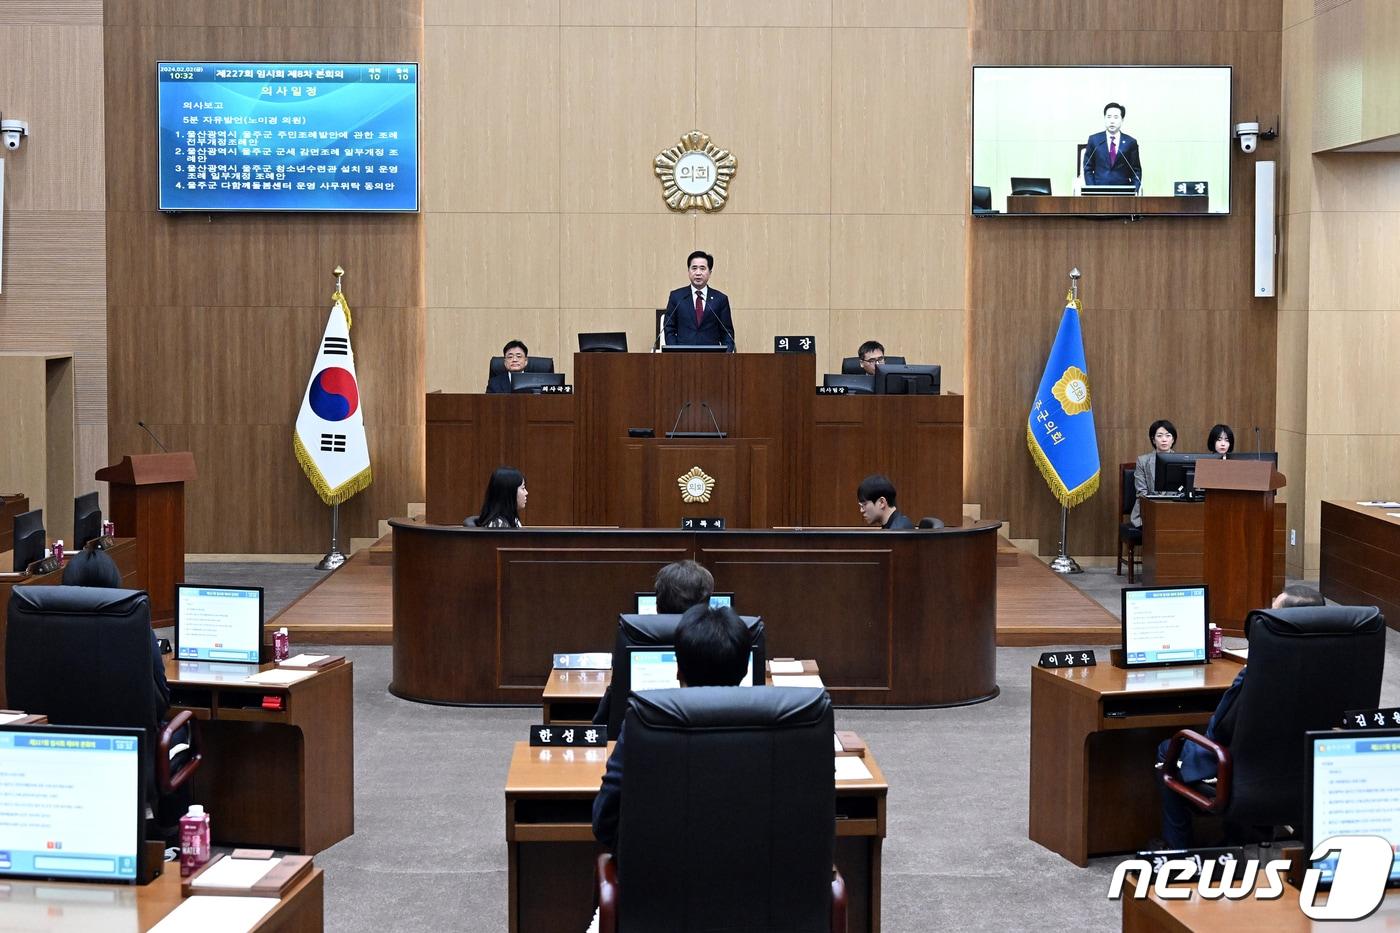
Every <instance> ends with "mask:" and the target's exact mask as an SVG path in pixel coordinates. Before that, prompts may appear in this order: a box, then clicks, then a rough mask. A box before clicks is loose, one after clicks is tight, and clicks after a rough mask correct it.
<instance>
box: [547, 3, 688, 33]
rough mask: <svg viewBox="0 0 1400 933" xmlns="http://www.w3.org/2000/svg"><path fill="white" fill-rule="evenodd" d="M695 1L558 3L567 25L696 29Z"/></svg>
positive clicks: (562, 19) (561, 16) (560, 13)
mask: <svg viewBox="0 0 1400 933" xmlns="http://www.w3.org/2000/svg"><path fill="white" fill-rule="evenodd" d="M696 9H697V6H696V0H680V2H673V0H559V17H560V20H561V21H562V22H563V24H564V25H565V26H628V27H635V26H694V25H695V21H696V19H695V17H696Z"/></svg>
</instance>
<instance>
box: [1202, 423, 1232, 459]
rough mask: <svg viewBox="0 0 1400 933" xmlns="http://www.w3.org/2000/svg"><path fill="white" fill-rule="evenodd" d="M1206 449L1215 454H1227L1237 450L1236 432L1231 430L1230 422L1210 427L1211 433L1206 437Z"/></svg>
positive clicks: (1222, 455)
mask: <svg viewBox="0 0 1400 933" xmlns="http://www.w3.org/2000/svg"><path fill="white" fill-rule="evenodd" d="M1206 450H1208V451H1210V452H1211V453H1213V454H1220V456H1221V457H1224V456H1225V455H1226V454H1232V453H1234V452H1235V432H1234V431H1231V430H1230V426H1229V425H1228V424H1217V425H1216V426H1215V427H1213V428H1211V429H1210V434H1209V435H1208V436H1207V437H1206Z"/></svg>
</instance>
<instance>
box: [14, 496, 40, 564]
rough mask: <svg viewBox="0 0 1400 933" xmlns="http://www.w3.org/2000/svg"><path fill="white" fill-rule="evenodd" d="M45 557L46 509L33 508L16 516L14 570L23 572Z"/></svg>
mask: <svg viewBox="0 0 1400 933" xmlns="http://www.w3.org/2000/svg"><path fill="white" fill-rule="evenodd" d="M43 557H44V510H43V509H33V510H32V511H29V512H21V513H19V514H18V515H16V516H15V550H14V571H15V573H23V572H24V571H26V570H28V569H29V565H30V564H32V563H34V562H35V561H36V560H42V559H43Z"/></svg>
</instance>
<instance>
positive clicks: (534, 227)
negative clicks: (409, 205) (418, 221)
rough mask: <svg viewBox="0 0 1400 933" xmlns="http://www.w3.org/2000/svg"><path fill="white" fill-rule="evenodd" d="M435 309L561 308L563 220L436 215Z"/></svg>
mask: <svg viewBox="0 0 1400 933" xmlns="http://www.w3.org/2000/svg"><path fill="white" fill-rule="evenodd" d="M424 232H425V239H426V240H427V244H428V247H427V261H428V262H429V263H430V264H431V267H432V268H433V269H434V271H435V274H434V275H433V276H432V277H431V278H430V279H429V291H428V306H429V307H431V308H551V309H553V308H558V307H559V290H560V287H561V284H562V283H561V282H560V279H559V215H558V214H557V213H486V212H482V211H473V212H470V213H468V212H456V211H451V212H449V211H444V210H434V211H433V212H432V213H429V214H428V215H427V216H426V217H425V224H424Z"/></svg>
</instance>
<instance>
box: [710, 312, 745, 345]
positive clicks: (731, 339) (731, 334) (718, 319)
mask: <svg viewBox="0 0 1400 933" xmlns="http://www.w3.org/2000/svg"><path fill="white" fill-rule="evenodd" d="M711 313H712V314H714V316H715V323H716V324H718V325H719V327H720V330H722V331H724V332H725V334H726V335H728V337H729V342H730V343H732V344H734V349H733V350H730V351H729V352H731V353H733V352H736V351H737V350H738V349H739V342H738V341H737V340H735V339H734V331H732V330H730V329H729V328H728V327H725V326H724V318H722V317H720V316H719V312H717V311H712V312H711Z"/></svg>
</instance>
